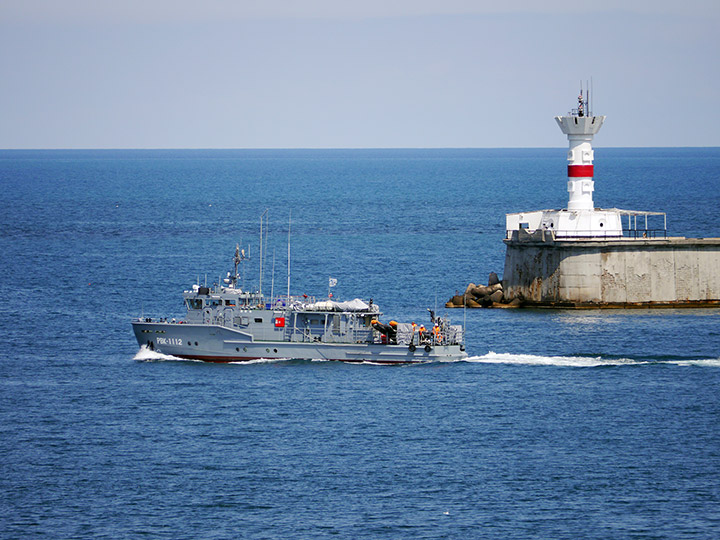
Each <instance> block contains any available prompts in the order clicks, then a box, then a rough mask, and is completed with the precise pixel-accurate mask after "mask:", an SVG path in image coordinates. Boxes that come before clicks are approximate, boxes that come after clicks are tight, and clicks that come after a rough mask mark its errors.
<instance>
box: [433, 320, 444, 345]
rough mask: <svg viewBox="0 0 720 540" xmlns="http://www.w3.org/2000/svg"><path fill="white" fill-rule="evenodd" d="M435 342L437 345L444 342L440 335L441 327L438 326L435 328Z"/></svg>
mask: <svg viewBox="0 0 720 540" xmlns="http://www.w3.org/2000/svg"><path fill="white" fill-rule="evenodd" d="M432 331H433V341H434V342H435V343H440V342H441V341H442V336H441V335H440V327H439V326H438V325H437V324H436V325H435V326H433V330H432Z"/></svg>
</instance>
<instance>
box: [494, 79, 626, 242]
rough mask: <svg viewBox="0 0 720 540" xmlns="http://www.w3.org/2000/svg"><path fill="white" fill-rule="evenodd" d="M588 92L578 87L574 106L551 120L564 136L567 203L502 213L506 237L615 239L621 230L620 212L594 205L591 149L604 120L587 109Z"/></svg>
mask: <svg viewBox="0 0 720 540" xmlns="http://www.w3.org/2000/svg"><path fill="white" fill-rule="evenodd" d="M588 94H589V92H587V91H586V92H585V93H583V90H582V89H581V90H580V95H579V96H578V105H577V108H576V109H572V110H571V111H570V112H569V113H567V115H565V116H556V117H555V121H556V122H557V124H558V126H560V129H561V130H562V132H563V133H564V134H565V135H566V136H567V138H568V145H569V148H568V153H567V161H568V167H567V176H568V178H567V191H568V205H567V208H564V209H561V210H537V211H534V212H520V213H514V214H506V217H505V221H506V231H507V238H511V237H512V234H513V231H519V232H518V234H526V233H527V234H533V233H534V232H535V231H540V232H541V233H542V234H544V233H545V232H548V233H552V235H553V237H554V238H586V239H592V238H617V237H621V236H622V235H623V233H622V218H621V212H620V211H618V210H617V209H608V210H604V209H600V208H595V203H594V202H593V193H594V191H595V180H594V176H595V170H594V165H593V159H594V157H595V156H594V152H593V148H592V140H593V137H594V136H595V134H596V133H597V132H598V131H600V128H601V127H602V125H603V122H604V121H605V117H604V116H594V115H593V114H592V111H591V110H590V100H589V97H588Z"/></svg>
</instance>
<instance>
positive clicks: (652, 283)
mask: <svg viewBox="0 0 720 540" xmlns="http://www.w3.org/2000/svg"><path fill="white" fill-rule="evenodd" d="M505 244H506V246H507V250H506V254H505V271H504V276H503V277H504V286H505V296H506V297H508V298H509V299H513V298H521V299H522V300H523V303H524V304H526V305H535V306H537V307H579V308H582V307H710V306H712V307H715V306H718V305H720V239H718V238H681V237H675V238H657V239H641V238H638V239H635V238H631V239H629V238H622V239H607V240H603V239H591V240H583V239H572V240H571V239H563V240H558V239H556V238H555V237H554V235H551V234H544V235H540V234H534V235H527V236H525V235H522V234H521V235H518V234H514V235H513V237H512V238H511V239H508V240H505Z"/></svg>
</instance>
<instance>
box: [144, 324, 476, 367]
mask: <svg viewBox="0 0 720 540" xmlns="http://www.w3.org/2000/svg"><path fill="white" fill-rule="evenodd" d="M132 326H133V331H134V333H135V337H136V339H137V341H138V343H139V344H140V345H141V346H146V347H148V348H149V349H152V350H155V351H157V352H160V353H163V354H168V355H171V356H175V357H178V358H186V359H195V360H204V361H207V362H243V361H249V360H257V359H260V358H263V359H305V360H337V361H342V362H371V363H377V364H409V363H417V362H439V361H456V360H462V359H464V358H467V354H466V353H465V351H464V350H463V349H464V347H462V346H461V345H441V344H436V345H418V346H416V347H408V346H407V345H394V344H383V343H325V342H321V341H290V342H288V341H269V340H265V341H260V340H255V339H254V338H253V336H252V335H251V334H249V333H247V332H242V331H241V330H237V329H235V328H228V327H225V326H220V325H208V324H180V323H169V322H143V321H133V323H132ZM412 349H414V350H412Z"/></svg>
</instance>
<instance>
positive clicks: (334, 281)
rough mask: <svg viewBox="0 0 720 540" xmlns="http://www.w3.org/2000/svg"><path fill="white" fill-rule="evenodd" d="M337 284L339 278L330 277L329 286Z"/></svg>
mask: <svg viewBox="0 0 720 540" xmlns="http://www.w3.org/2000/svg"><path fill="white" fill-rule="evenodd" d="M335 285H337V279H335V278H330V283H329V284H328V287H334V286H335Z"/></svg>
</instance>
